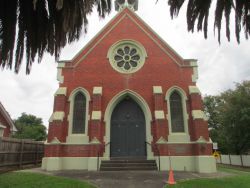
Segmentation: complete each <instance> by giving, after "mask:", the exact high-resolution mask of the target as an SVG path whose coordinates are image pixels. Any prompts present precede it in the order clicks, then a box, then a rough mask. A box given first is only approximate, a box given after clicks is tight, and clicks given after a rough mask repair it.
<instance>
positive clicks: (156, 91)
mask: <svg viewBox="0 0 250 188" xmlns="http://www.w3.org/2000/svg"><path fill="white" fill-rule="evenodd" d="M153 93H154V94H162V87H161V86H153Z"/></svg>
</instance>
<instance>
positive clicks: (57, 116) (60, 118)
mask: <svg viewBox="0 0 250 188" xmlns="http://www.w3.org/2000/svg"><path fill="white" fill-rule="evenodd" d="M64 115H65V113H64V112H58V111H56V112H54V113H53V114H52V115H51V117H50V118H49V122H52V121H63V118H64Z"/></svg>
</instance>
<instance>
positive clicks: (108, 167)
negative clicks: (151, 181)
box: [100, 158, 157, 171]
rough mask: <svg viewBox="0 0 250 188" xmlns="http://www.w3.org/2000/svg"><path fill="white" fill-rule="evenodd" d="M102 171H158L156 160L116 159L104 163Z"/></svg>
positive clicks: (101, 167) (102, 163)
mask: <svg viewBox="0 0 250 188" xmlns="http://www.w3.org/2000/svg"><path fill="white" fill-rule="evenodd" d="M100 170H101V171H125V170H157V164H156V162H155V160H146V159H125V158H116V159H111V160H109V161H102V162H101V166H100Z"/></svg>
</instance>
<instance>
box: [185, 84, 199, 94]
mask: <svg viewBox="0 0 250 188" xmlns="http://www.w3.org/2000/svg"><path fill="white" fill-rule="evenodd" d="M188 89H189V94H195V93H197V94H199V95H200V94H201V92H200V90H199V88H198V87H197V86H188Z"/></svg>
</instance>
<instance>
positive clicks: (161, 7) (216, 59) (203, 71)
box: [0, 0, 250, 126]
mask: <svg viewBox="0 0 250 188" xmlns="http://www.w3.org/2000/svg"><path fill="white" fill-rule="evenodd" d="M140 2H142V1H139V9H138V11H137V12H136V13H137V14H138V15H139V16H140V17H141V18H142V19H143V20H144V21H145V22H146V23H147V24H148V25H150V26H151V27H152V28H153V29H154V30H155V31H156V32H157V33H158V34H159V35H160V36H161V38H163V39H164V40H165V41H166V42H167V43H168V44H169V45H170V46H171V47H172V48H173V49H174V50H175V51H176V52H177V53H178V54H180V55H181V56H182V57H183V58H186V59H191V58H192V59H198V66H199V79H198V82H197V85H198V86H199V88H200V90H201V92H202V94H203V95H205V94H208V95H215V94H219V93H220V92H222V91H225V90H226V89H229V88H233V87H234V83H235V82H241V81H243V80H250V66H249V65H250V53H249V51H250V46H249V41H246V40H245V38H244V36H243V32H242V36H241V43H240V44H237V42H236V39H235V36H234V23H233V22H234V19H233V17H234V15H233V14H232V19H231V26H232V27H231V42H227V40H226V38H225V31H224V22H223V28H222V33H221V45H219V43H218V42H217V35H216V36H214V32H213V20H214V16H213V15H214V11H210V19H209V28H208V30H209V32H208V39H207V40H205V39H204V38H203V33H201V32H200V33H197V32H195V33H193V34H192V33H188V32H187V24H186V15H185V13H186V9H185V8H184V7H183V9H182V10H181V12H180V15H179V16H178V17H177V18H175V19H174V20H171V18H170V14H169V7H168V5H167V0H159V1H158V3H157V4H155V2H156V0H144V1H143V3H140ZM115 14H116V12H115V11H114V9H113V11H112V13H111V14H110V15H109V16H108V17H106V18H105V19H104V20H103V19H99V17H98V16H97V13H96V12H94V13H93V14H92V15H91V16H90V17H89V23H90V24H89V27H88V33H87V34H86V35H85V36H84V35H83V36H82V37H81V39H80V40H79V41H78V42H75V43H73V44H71V45H68V46H66V47H65V48H64V49H63V50H62V53H61V58H60V59H62V60H65V59H71V58H72V57H73V56H74V55H75V54H76V53H77V52H78V51H79V50H80V49H81V48H82V47H83V46H84V45H85V44H86V43H87V42H88V41H89V40H90V39H91V38H93V37H94V36H95V34H96V33H97V32H98V31H100V30H101V29H102V28H103V27H104V26H105V25H106V24H107V23H108V21H109V20H110V19H111V18H113V17H114V15H115ZM56 66H57V64H56V63H55V61H54V58H53V57H51V56H49V55H45V56H44V59H43V61H42V62H41V64H37V63H34V65H33V67H32V71H31V74H30V75H25V61H24V62H23V67H22V69H21V71H20V73H19V74H18V75H16V74H15V73H14V72H13V71H10V70H6V69H5V70H3V71H0V80H1V82H0V88H1V89H0V101H1V102H2V104H3V105H4V106H5V108H6V110H7V111H8V112H9V114H10V115H11V117H12V118H13V119H15V118H17V117H19V116H20V115H21V113H22V112H26V113H28V114H33V115H35V116H37V117H41V118H42V119H43V122H44V124H45V125H46V126H48V119H49V117H50V115H51V113H52V111H53V102H54V93H55V91H56V90H57V88H58V82H57V80H56V73H57V70H56Z"/></svg>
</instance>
